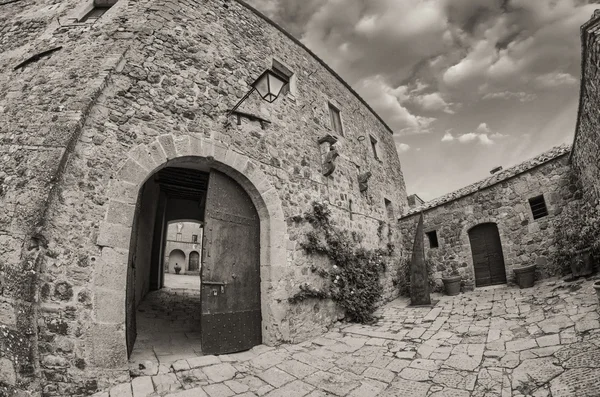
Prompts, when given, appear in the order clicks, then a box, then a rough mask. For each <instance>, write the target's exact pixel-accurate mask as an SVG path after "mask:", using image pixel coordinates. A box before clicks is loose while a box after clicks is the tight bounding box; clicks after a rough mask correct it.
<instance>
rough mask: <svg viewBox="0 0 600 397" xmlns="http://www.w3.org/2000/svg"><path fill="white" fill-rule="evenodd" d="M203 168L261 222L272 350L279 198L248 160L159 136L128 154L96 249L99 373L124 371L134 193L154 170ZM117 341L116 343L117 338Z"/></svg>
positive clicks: (280, 263) (280, 257)
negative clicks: (229, 182)
mask: <svg viewBox="0 0 600 397" xmlns="http://www.w3.org/2000/svg"><path fill="white" fill-rule="evenodd" d="M194 161H196V162H202V163H203V164H205V165H208V166H210V168H213V169H215V170H218V171H220V172H223V173H224V174H226V175H227V176H229V177H230V178H232V179H233V180H235V181H236V182H237V183H238V184H239V185H240V186H241V187H242V188H243V189H244V190H245V191H246V192H247V193H248V195H249V197H250V199H251V200H252V202H253V204H254V206H255V207H256V210H257V212H258V214H259V218H260V247H261V249H260V276H261V297H262V298H261V300H262V302H261V312H262V330H263V333H262V335H263V343H266V344H273V343H274V342H275V341H276V332H277V328H278V325H279V323H280V321H281V320H282V318H281V317H282V316H283V314H279V315H278V314H277V313H275V312H274V311H272V310H271V307H270V304H269V302H271V301H272V292H271V290H272V289H271V288H270V286H271V284H272V283H273V282H276V281H277V277H276V275H277V274H278V273H279V269H281V268H283V267H284V266H285V264H286V249H285V244H284V239H283V236H284V235H285V234H286V230H287V227H286V224H285V221H284V216H283V209H282V206H281V201H280V199H279V196H278V193H277V191H276V189H275V188H274V186H273V185H272V184H271V183H270V181H269V180H268V178H267V176H266V175H265V174H264V173H263V172H262V171H261V170H260V168H259V166H258V165H257V164H256V163H255V162H254V161H252V160H251V159H249V158H248V157H247V156H245V155H243V154H240V153H238V152H236V151H234V150H231V149H230V148H227V147H225V146H222V145H221V144H219V143H217V142H214V141H213V140H209V139H202V138H197V137H194V136H187V135H185V136H174V135H171V134H169V135H161V136H159V137H157V138H156V139H155V140H154V141H153V142H151V143H149V144H147V145H139V146H137V147H135V148H134V149H132V150H131V151H130V152H129V154H128V155H127V158H126V159H124V161H123V164H122V165H121V167H120V168H119V170H118V171H117V172H116V174H115V175H114V177H113V178H112V181H111V184H110V188H109V194H108V199H109V201H108V206H107V210H106V214H105V221H103V222H102V223H101V225H100V230H99V234H98V239H97V244H98V245H99V246H100V247H102V251H101V258H99V261H98V263H97V264H96V265H95V266H96V267H95V275H94V289H95V291H94V308H93V316H94V321H95V326H94V327H93V329H91V330H90V331H89V335H88V339H89V342H90V345H91V347H92V349H91V351H90V355H94V356H95V358H96V359H94V360H93V362H95V363H97V365H98V366H99V367H102V368H111V369H117V368H122V369H124V368H125V367H126V364H127V348H126V342H125V326H124V325H125V320H126V318H125V317H126V314H125V295H126V279H127V268H128V263H129V261H130V255H129V254H130V253H129V241H130V237H131V233H132V229H133V220H134V215H135V207H136V202H137V199H138V192H139V190H140V188H141V186H142V185H143V184H144V183H145V182H146V180H147V179H148V178H149V177H150V176H151V175H153V174H154V173H156V172H157V171H158V170H160V169H162V168H164V167H167V166H176V165H180V164H182V163H186V162H187V163H189V162H194ZM115 336H117V337H115Z"/></svg>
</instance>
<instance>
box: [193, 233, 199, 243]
mask: <svg viewBox="0 0 600 397" xmlns="http://www.w3.org/2000/svg"><path fill="white" fill-rule="evenodd" d="M197 242H198V235H197V234H192V243H197Z"/></svg>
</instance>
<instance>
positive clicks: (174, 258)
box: [165, 249, 187, 273]
mask: <svg viewBox="0 0 600 397" xmlns="http://www.w3.org/2000/svg"><path fill="white" fill-rule="evenodd" d="M186 259H187V258H186V257H185V252H183V251H182V250H180V249H174V250H172V251H171V252H169V262H168V263H167V264H168V267H167V268H166V269H165V271H166V272H169V273H173V272H174V271H175V270H174V269H175V266H176V265H179V266H180V267H181V268H182V269H185V267H186V262H187V260H186Z"/></svg>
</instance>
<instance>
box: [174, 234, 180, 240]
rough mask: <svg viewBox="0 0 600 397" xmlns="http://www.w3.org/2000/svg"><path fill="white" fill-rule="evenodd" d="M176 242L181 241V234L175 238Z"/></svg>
mask: <svg viewBox="0 0 600 397" xmlns="http://www.w3.org/2000/svg"><path fill="white" fill-rule="evenodd" d="M175 240H176V241H181V233H177V236H176V237H175Z"/></svg>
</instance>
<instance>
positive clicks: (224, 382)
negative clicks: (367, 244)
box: [97, 280, 600, 397]
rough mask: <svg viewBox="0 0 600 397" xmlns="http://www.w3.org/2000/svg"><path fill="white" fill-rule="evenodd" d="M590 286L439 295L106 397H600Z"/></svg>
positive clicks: (194, 361)
mask: <svg viewBox="0 0 600 397" xmlns="http://www.w3.org/2000/svg"><path fill="white" fill-rule="evenodd" d="M592 283H593V281H584V280H582V281H577V282H574V283H565V282H563V281H546V282H543V283H538V285H536V286H535V287H534V288H530V289H526V290H519V289H516V288H499V289H498V288H496V289H489V290H481V291H480V290H477V291H476V292H471V293H467V294H461V295H459V296H456V297H448V296H441V297H439V299H440V302H439V303H438V304H437V305H436V306H435V307H433V308H410V307H407V303H408V302H407V300H406V299H398V300H396V301H394V302H392V303H390V304H387V305H385V306H384V307H383V308H381V309H380V310H379V312H378V313H377V314H378V315H379V316H380V320H379V321H378V322H377V323H376V324H375V325H371V326H366V325H356V324H343V325H338V326H336V327H334V328H333V329H332V330H331V331H330V332H328V333H327V334H325V335H322V336H321V337H318V338H316V339H314V340H311V341H308V342H304V343H301V344H297V345H291V344H286V345H282V346H278V347H276V348H273V347H267V346H257V347H255V348H254V349H252V350H250V351H247V352H242V353H237V354H232V355H223V356H218V357H216V356H203V357H195V358H191V359H187V360H183V359H182V360H178V361H175V362H173V364H172V365H171V367H169V368H167V367H166V366H164V365H162V366H160V367H159V368H158V369H156V371H157V373H156V374H151V375H153V376H149V375H150V374H143V373H140V375H142V376H138V377H136V378H134V379H133V381H132V382H131V383H128V384H123V385H118V386H115V387H113V388H112V389H111V390H110V397H124V396H126V397H131V396H134V397H140V396H157V395H160V396H164V395H167V396H170V397H192V396H193V397H197V396H198V397H204V396H210V397H218V396H234V395H236V396H243V397H249V396H268V397H275V396H277V397H279V396H282V397H302V396H310V397H318V396H327V395H334V396H346V395H347V396H357V397H359V396H360V397H370V396H403V397H413V396H414V397H417V396H418V397H463V396H464V397H496V396H497V397H508V396H535V397H543V396H552V397H567V396H568V397H591V396H600V323H599V321H598V318H599V316H598V311H597V309H598V300H597V297H596V295H595V292H594V289H593V287H592ZM97 396H102V397H108V396H109V393H108V392H104V393H98V394H97Z"/></svg>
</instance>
